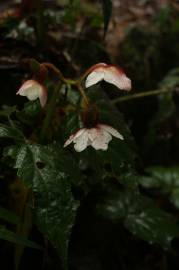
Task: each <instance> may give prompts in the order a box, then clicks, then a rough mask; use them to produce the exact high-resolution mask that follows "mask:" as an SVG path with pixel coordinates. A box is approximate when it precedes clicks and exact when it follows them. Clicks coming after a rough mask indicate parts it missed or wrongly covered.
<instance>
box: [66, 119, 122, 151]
mask: <svg viewBox="0 0 179 270" xmlns="http://www.w3.org/2000/svg"><path fill="white" fill-rule="evenodd" d="M112 136H114V137H116V138H118V139H121V140H123V139H124V138H123V136H122V135H121V134H120V133H119V132H118V131H117V130H116V129H114V128H113V127H111V126H108V125H102V124H98V125H97V126H96V127H93V128H82V129H79V130H78V131H77V132H76V133H74V134H72V135H71V136H70V138H69V139H68V140H67V141H66V142H65V144H64V147H66V146H68V145H69V144H70V143H72V142H73V143H74V148H75V150H76V151H77V152H81V151H83V150H84V149H86V148H87V147H88V146H89V145H91V146H92V147H93V148H94V149H96V150H100V149H101V150H107V149H108V144H109V142H110V141H111V140H112Z"/></svg>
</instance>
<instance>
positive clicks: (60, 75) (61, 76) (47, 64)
mask: <svg viewBox="0 0 179 270" xmlns="http://www.w3.org/2000/svg"><path fill="white" fill-rule="evenodd" d="M43 65H44V66H45V67H46V68H48V69H50V70H52V71H53V72H54V73H55V74H57V75H58V77H59V79H60V80H61V81H63V82H65V77H64V76H63V74H62V72H61V71H60V70H59V69H58V68H57V67H56V66H55V65H53V64H51V63H43Z"/></svg>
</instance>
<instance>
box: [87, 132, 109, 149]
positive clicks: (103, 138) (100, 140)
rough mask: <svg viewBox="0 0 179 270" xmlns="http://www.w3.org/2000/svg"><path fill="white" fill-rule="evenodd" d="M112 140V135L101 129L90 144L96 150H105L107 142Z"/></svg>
mask: <svg viewBox="0 0 179 270" xmlns="http://www.w3.org/2000/svg"><path fill="white" fill-rule="evenodd" d="M111 140H112V136H111V135H110V134H109V133H108V132H106V131H104V130H101V131H100V133H99V134H98V136H97V137H96V139H95V140H94V141H93V142H92V144H91V146H92V147H93V148H94V149H96V150H100V149H101V150H107V149H108V143H109V142H110V141H111Z"/></svg>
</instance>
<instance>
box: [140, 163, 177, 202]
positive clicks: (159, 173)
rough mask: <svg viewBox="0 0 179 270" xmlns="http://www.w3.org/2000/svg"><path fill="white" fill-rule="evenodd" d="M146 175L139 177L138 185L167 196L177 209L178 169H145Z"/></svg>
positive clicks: (158, 167) (156, 167)
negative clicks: (153, 189)
mask: <svg viewBox="0 0 179 270" xmlns="http://www.w3.org/2000/svg"><path fill="white" fill-rule="evenodd" d="M146 173H147V175H145V176H141V177H139V182H140V184H141V185H142V186H144V187H145V188H156V189H157V190H159V192H160V193H164V194H167V195H168V196H169V198H170V201H171V202H172V203H173V204H174V205H175V206H176V207H179V168H178V167H171V168H170V167H168V168H166V167H160V166H155V167H150V168H148V169H146Z"/></svg>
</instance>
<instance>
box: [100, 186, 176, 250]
mask: <svg viewBox="0 0 179 270" xmlns="http://www.w3.org/2000/svg"><path fill="white" fill-rule="evenodd" d="M97 210H98V213H99V214H101V215H102V216H104V217H107V218H109V219H111V220H112V221H113V222H119V221H120V220H123V222H124V225H125V226H126V228H127V229H128V230H129V231H131V232H132V233H133V234H134V235H136V236H137V237H139V238H141V239H143V240H145V241H147V242H149V243H158V244H160V245H161V246H163V247H165V248H169V247H170V244H171V241H172V239H173V238H175V237H179V226H178V225H177V224H176V222H175V220H174V219H173V217H172V216H171V215H170V214H168V213H166V212H165V211H163V210H162V209H160V208H158V207H157V206H155V205H154V203H153V202H152V201H151V200H149V199H148V198H146V197H143V196H141V195H139V194H137V193H131V192H129V191H123V192H119V191H115V192H113V193H111V194H110V195H109V196H108V198H105V201H104V202H103V203H101V204H99V205H98V206H97Z"/></svg>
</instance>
